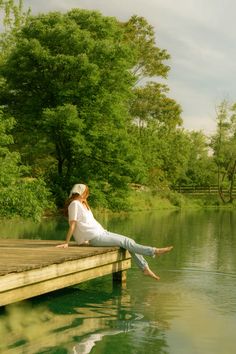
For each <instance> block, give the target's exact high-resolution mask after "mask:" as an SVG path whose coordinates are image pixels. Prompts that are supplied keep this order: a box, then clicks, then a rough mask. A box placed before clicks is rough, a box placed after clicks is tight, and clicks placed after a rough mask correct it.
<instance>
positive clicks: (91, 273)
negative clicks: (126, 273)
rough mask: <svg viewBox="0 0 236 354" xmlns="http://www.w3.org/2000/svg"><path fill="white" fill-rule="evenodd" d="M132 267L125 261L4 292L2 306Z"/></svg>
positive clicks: (1, 298) (0, 299) (0, 300)
mask: <svg viewBox="0 0 236 354" xmlns="http://www.w3.org/2000/svg"><path fill="white" fill-rule="evenodd" d="M130 267H131V260H130V259H128V260H123V261H118V262H115V263H111V264H107V265H103V266H100V267H97V268H92V269H88V270H85V271H81V272H78V273H73V274H69V275H68V274H67V275H64V276H60V277H57V278H54V279H50V280H45V281H43V282H40V283H36V284H31V285H28V286H24V287H21V288H17V289H12V290H9V291H5V292H2V293H1V294H0V305H1V306H3V305H7V304H10V303H12V302H16V301H21V300H24V299H27V298H30V297H33V296H37V295H42V294H45V293H48V292H50V291H54V290H58V289H62V288H64V287H67V286H71V285H75V284H79V283H81V282H84V281H87V280H91V279H94V278H97V277H101V276H104V275H107V274H111V273H113V272H119V271H122V270H126V269H128V268H130Z"/></svg>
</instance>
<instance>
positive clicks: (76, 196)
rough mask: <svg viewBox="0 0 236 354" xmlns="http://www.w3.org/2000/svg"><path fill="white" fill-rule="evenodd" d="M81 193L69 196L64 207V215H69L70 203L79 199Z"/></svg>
mask: <svg viewBox="0 0 236 354" xmlns="http://www.w3.org/2000/svg"><path fill="white" fill-rule="evenodd" d="M79 196H80V195H79V193H73V194H72V196H71V197H69V198H68V199H66V201H65V204H64V208H63V215H64V216H66V217H68V207H69V205H70V203H71V202H73V200H76V199H78V197H79Z"/></svg>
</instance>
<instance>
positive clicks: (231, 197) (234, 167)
mask: <svg viewBox="0 0 236 354" xmlns="http://www.w3.org/2000/svg"><path fill="white" fill-rule="evenodd" d="M235 173H236V160H235V161H234V166H233V170H232V176H231V179H230V190H229V203H233V200H234V198H233V189H234V176H235Z"/></svg>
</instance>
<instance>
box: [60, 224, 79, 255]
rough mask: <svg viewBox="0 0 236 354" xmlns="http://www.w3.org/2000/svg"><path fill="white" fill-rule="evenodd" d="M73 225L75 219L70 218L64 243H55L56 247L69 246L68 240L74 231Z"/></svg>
mask: <svg viewBox="0 0 236 354" xmlns="http://www.w3.org/2000/svg"><path fill="white" fill-rule="evenodd" d="M75 226H76V221H75V220H71V221H70V226H69V229H68V231H67V234H66V241H65V243H62V244H61V245H57V246H56V247H58V248H68V247H69V242H70V239H71V236H72V235H73V233H74V230H75Z"/></svg>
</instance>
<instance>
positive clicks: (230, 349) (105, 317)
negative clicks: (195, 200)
mask: <svg viewBox="0 0 236 354" xmlns="http://www.w3.org/2000/svg"><path fill="white" fill-rule="evenodd" d="M98 218H99V220H100V221H101V222H102V223H103V224H104V225H105V227H107V228H109V229H111V230H112V231H114V232H118V233H123V234H126V235H130V236H132V237H135V239H136V240H137V241H138V242H140V243H144V244H145V243H146V244H152V245H155V244H157V245H166V244H174V245H175V248H174V250H173V252H171V254H169V255H168V257H160V258H157V259H150V266H151V268H152V269H153V270H154V271H155V272H156V273H158V274H160V276H161V282H160V283H158V282H153V281H152V280H151V279H148V278H146V277H144V276H142V274H140V272H139V270H138V269H137V268H136V267H135V266H134V265H133V267H132V269H131V270H129V271H128V283H127V289H126V290H122V291H119V290H118V289H113V288H112V285H111V284H112V282H111V277H110V276H108V277H107V278H106V277H105V278H100V279H97V280H93V281H91V282H88V283H84V284H80V285H79V287H78V288H76V287H74V288H70V289H64V290H63V291H59V292H56V293H52V294H49V295H45V296H42V297H39V298H36V299H34V300H32V301H30V302H27V303H23V304H21V305H17V306H16V305H13V306H9V307H7V308H6V310H5V312H4V311H3V310H2V312H0V338H1V340H0V348H1V349H0V351H1V350H2V352H3V353H4V354H10V353H11V354H19V353H25V354H28V353H34V354H36V353H38V354H42V353H50V354H51V353H55V354H59V353H61V354H62V353H76V352H77V353H83V352H84V353H89V352H90V353H93V354H95V353H96V354H110V353H119V354H130V353H135V354H137V353H138V354H146V353H150V354H156V353H160V354H165V353H167V354H189V353H196V354H202V353H214V354H222V353H227V354H233V353H234V352H235V334H234V332H235V326H236V282H235V278H236V257H235V254H236V211H234V210H227V211H226V210H221V211H220V210H211V211H209V210H208V211H206V210H198V211H196V210H195V211H191V210H190V211H188V212H186V211H180V212H177V211H174V212H173V211H172V212H167V211H165V212H160V211H158V212H156V213H132V214H129V215H125V216H123V217H121V216H119V217H117V218H116V217H113V218H106V217H105V216H104V215H100V216H99V217H98ZM103 218H104V220H103ZM9 225H10V223H9ZM9 225H8V226H9ZM35 225H36V224H35ZM28 226H29V229H27V225H25V226H24V227H25V228H24V227H23V225H20V226H19V229H18V234H17V227H18V225H17V224H16V223H14V228H15V229H14V230H13V229H11V228H10V226H9V228H8V229H7V226H6V225H5V226H4V228H3V229H2V230H3V231H1V235H2V236H4V237H5V236H6V235H12V234H11V230H12V232H13V233H14V237H15V238H17V237H19V238H20V237H22V238H41V239H60V238H61V239H63V237H64V235H65V230H66V228H67V224H66V222H65V221H63V220H62V221H61V220H59V219H55V220H47V221H45V222H44V223H42V224H41V225H39V224H37V225H36V226H35V228H34V227H33V226H32V225H28ZM17 235H18V236H17ZM39 334H40V336H39Z"/></svg>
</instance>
